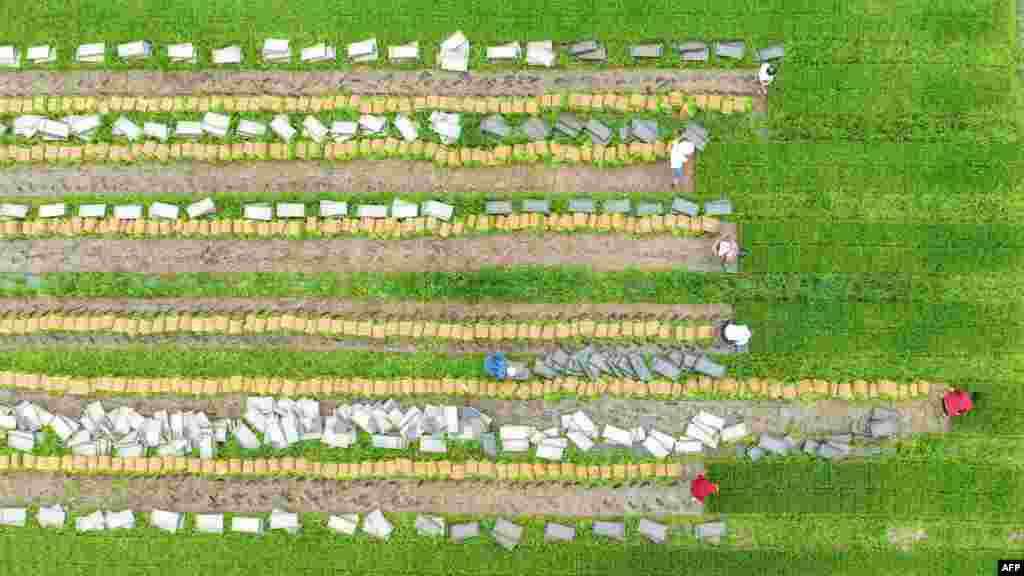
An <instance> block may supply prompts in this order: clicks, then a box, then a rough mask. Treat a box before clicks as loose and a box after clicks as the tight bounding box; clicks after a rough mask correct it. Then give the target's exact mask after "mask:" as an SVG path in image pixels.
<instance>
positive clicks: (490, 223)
mask: <svg viewBox="0 0 1024 576" xmlns="http://www.w3.org/2000/svg"><path fill="white" fill-rule="evenodd" d="M721 228H722V222H721V221H720V220H719V219H717V218H714V217H711V216H695V217H690V216H687V215H685V214H666V215H653V216H629V215H624V214H582V213H576V214H546V215H545V214H537V213H532V214H511V215H507V216H489V215H486V214H473V215H470V216H466V217H463V218H453V219H452V221H451V222H444V221H440V220H438V219H437V218H434V217H433V216H420V217H416V218H405V219H398V218H366V217H364V218H323V219H321V218H318V217H315V216H312V217H307V218H306V219H305V220H304V221H303V220H297V219H293V220H283V219H281V220H276V221H270V222H259V221H253V220H245V219H242V218H214V219H211V220H183V219H179V220H161V219H147V218H140V219H138V220H119V219H116V218H102V219H100V218H79V217H71V218H61V219H53V220H50V219H36V220H26V221H15V220H8V221H3V222H0V237H7V238H13V237H19V236H25V237H32V238H40V237H48V236H64V237H66V236H87V235H100V236H108V235H116V236H129V237H139V236H141V237H211V236H258V237H280V236H303V237H314V238H316V237H330V236H381V237H389V238H402V237H406V238H408V237H414V236H435V235H436V236H440V237H441V238H449V237H459V236H467V235H473V234H487V233H494V232H514V231H524V230H544V231H557V232H587V231H600V232H619V233H625V234H663V233H672V234H679V235H686V236H701V235H704V234H715V233H718V232H719V231H720V230H721Z"/></svg>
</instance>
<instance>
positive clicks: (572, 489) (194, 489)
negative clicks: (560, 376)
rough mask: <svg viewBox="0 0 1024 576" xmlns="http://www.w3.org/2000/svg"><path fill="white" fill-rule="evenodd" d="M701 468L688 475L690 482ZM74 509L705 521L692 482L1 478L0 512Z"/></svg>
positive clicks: (30, 475)
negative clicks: (0, 508) (693, 517)
mask: <svg viewBox="0 0 1024 576" xmlns="http://www.w3.org/2000/svg"><path fill="white" fill-rule="evenodd" d="M698 469H699V468H697V467H693V470H686V471H684V474H685V475H686V476H685V477H684V478H689V477H691V476H692V475H695V474H696V472H695V471H696V470H698ZM57 502H60V503H62V504H64V505H66V506H69V507H71V508H93V507H102V508H105V509H113V510H120V509H125V508H127V509H131V510H134V511H136V512H143V513H148V512H149V511H150V510H152V509H154V508H158V509H163V510H175V511H179V512H247V513H267V512H269V511H270V510H271V509H273V508H283V509H286V510H289V511H292V512H330V513H352V512H357V513H362V514H365V513H368V512H371V511H373V510H375V509H377V508H380V509H382V510H384V511H385V512H422V513H435V514H437V513H440V514H482V515H514V516H519V515H531V514H545V515H552V516H566V517H587V516H623V515H625V514H637V513H643V514H651V515H655V516H657V515H664V514H671V515H683V514H700V513H701V511H702V507H700V506H694V505H693V504H691V503H690V501H689V489H688V480H686V479H684V481H683V482H680V483H679V484H676V485H674V486H651V485H648V486H643V485H641V486H628V487H619V488H587V487H582V486H574V485H568V484H558V483H525V482H524V483H502V482H477V481H450V482H425V481H415V480H384V481H356V482H338V481H331V480H299V479H264V480H240V479H233V480H231V481H230V482H224V481H219V480H212V479H207V478H197V477H164V478H123V477H109V476H70V477H67V476H63V475H58V474H41V473H17V474H4V475H2V476H0V505H5V506H19V505H21V506H24V505H28V504H42V505H50V504H52V503H57Z"/></svg>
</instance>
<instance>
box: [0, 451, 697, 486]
mask: <svg viewBox="0 0 1024 576" xmlns="http://www.w3.org/2000/svg"><path fill="white" fill-rule="evenodd" d="M22 470H25V471H39V472H54V473H57V472H60V473H64V474H124V475H139V476H143V475H145V476H159V475H170V474H188V475H203V476H216V477H226V476H299V477H313V478H329V479H337V480H366V479H371V478H421V479H445V480H448V479H450V480H464V479H474V478H482V479H489V480H524V481H531V480H571V481H581V482H587V481H592V482H593V481H607V480H653V479H657V478H680V477H681V476H682V472H683V465H682V463H680V462H667V463H654V462H642V463H634V464H606V465H602V466H596V465H595V466H582V465H580V466H577V465H576V464H574V463H570V462H546V463H544V462H535V463H528V462H510V463H503V462H497V463H495V462H491V461H490V460H471V461H467V462H457V463H453V462H450V461H448V460H441V461H427V462H424V461H413V460H411V459H409V458H396V459H392V460H376V461H367V462H353V463H349V462H310V461H308V460H306V459H305V458H292V457H284V458H258V459H256V458H253V459H239V458H232V459H226V460H201V459H199V458H189V457H184V456H162V457H161V456H154V457H137V458H118V457H110V456H34V455H32V454H9V455H0V473H5V472H11V471H22Z"/></svg>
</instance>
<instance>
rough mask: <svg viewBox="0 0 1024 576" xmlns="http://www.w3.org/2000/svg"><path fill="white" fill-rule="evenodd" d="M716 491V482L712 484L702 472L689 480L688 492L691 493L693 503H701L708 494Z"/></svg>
mask: <svg viewBox="0 0 1024 576" xmlns="http://www.w3.org/2000/svg"><path fill="white" fill-rule="evenodd" d="M717 492H718V484H712V483H711V481H709V480H708V479H707V478H705V477H704V475H703V474H697V477H696V478H694V479H693V482H690V494H692V495H693V500H692V502H693V503H694V504H698V503H700V504H703V503H704V499H705V498H707V496H708V495H709V494H715V493H717Z"/></svg>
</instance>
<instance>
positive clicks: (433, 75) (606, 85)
mask: <svg viewBox="0 0 1024 576" xmlns="http://www.w3.org/2000/svg"><path fill="white" fill-rule="evenodd" d="M672 90H679V91H683V92H688V93H692V94H732V95H755V94H757V71H756V70H753V69H752V70H672V69H632V70H626V69H617V70H600V71H599V70H549V71H535V70H530V71H526V72H497V73H495V72H491V73H488V72H472V73H468V74H459V73H451V72H443V71H440V70H381V71H359V72H351V71H338V70H333V71H302V72H297V71H267V70H251V71H224V70H206V71H195V72H161V71H149V70H147V71H142V70H133V71H124V72H113V71H109V70H97V71H87V70H82V71H62V72H46V71H25V72H12V73H6V74H4V81H3V83H2V84H0V96H34V95H39V94H46V95H50V96H63V95H100V94H139V95H152V96H158V95H159V96H172V95H175V96H178V95H180V96H184V95H198V94H276V95H299V94H304V95H324V94H336V93H339V92H342V93H355V94H407V95H430V94H437V95H439V96H440V95H445V96H536V95H539V94H544V93H548V92H579V91H586V92H646V93H650V92H668V91H672Z"/></svg>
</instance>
